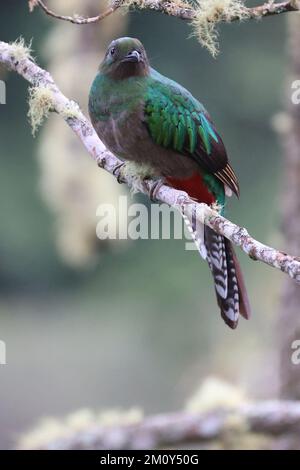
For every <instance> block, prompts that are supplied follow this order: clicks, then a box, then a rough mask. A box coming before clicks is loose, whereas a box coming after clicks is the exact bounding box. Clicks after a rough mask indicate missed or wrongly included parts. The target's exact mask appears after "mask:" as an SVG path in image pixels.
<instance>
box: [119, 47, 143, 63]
mask: <svg viewBox="0 0 300 470" xmlns="http://www.w3.org/2000/svg"><path fill="white" fill-rule="evenodd" d="M141 60H142V57H141V54H140V53H139V52H138V51H136V50H133V51H131V52H129V54H127V56H125V57H124V59H123V60H122V62H141Z"/></svg>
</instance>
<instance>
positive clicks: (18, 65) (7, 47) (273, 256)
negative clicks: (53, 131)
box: [0, 41, 300, 283]
mask: <svg viewBox="0 0 300 470" xmlns="http://www.w3.org/2000/svg"><path fill="white" fill-rule="evenodd" d="M22 47H23V46H20V45H16V44H8V43H5V42H1V41H0V63H2V64H3V65H4V66H5V67H7V68H8V69H11V70H13V71H15V72H17V73H18V74H19V75H21V76H22V77H23V78H25V79H26V80H27V81H28V82H29V83H30V84H31V85H32V86H33V87H34V88H37V89H43V90H45V89H46V92H47V96H48V98H49V96H50V97H51V108H52V110H53V111H55V112H57V113H58V114H60V115H61V116H62V117H63V119H64V120H65V121H66V123H67V124H68V125H69V126H70V128H71V129H72V130H73V132H74V133H75V134H76V135H77V136H78V137H79V139H80V140H81V142H82V144H83V145H84V146H85V148H86V150H87V151H88V153H89V154H90V156H91V157H92V158H93V159H94V160H95V162H96V163H97V164H98V166H99V167H101V168H104V169H105V170H106V171H108V172H109V173H111V174H113V173H114V170H115V167H116V165H118V164H119V163H120V160H119V159H118V158H117V157H115V155H113V154H112V153H111V152H109V151H108V150H107V149H106V147H105V146H104V144H103V143H102V142H101V140H100V139H99V137H98V136H97V134H96V132H95V131H94V129H93V127H92V125H91V123H90V121H89V120H88V119H87V118H86V117H85V116H84V114H83V113H82V112H81V110H80V109H79V106H78V105H77V104H76V103H75V102H74V101H71V100H69V99H68V98H67V97H66V96H65V95H64V94H63V93H62V92H61V91H60V90H59V88H58V87H57V85H56V84H55V83H54V80H53V78H52V77H51V75H50V74H49V72H47V71H46V70H43V69H42V68H41V67H39V66H38V65H37V64H36V63H35V62H34V61H33V60H32V59H31V58H30V57H29V54H28V52H27V51H26V49H24V47H23V49H22ZM125 182H126V184H127V185H128V186H129V187H130V188H131V187H134V189H138V190H139V191H140V192H142V193H144V194H147V195H148V196H149V194H150V192H151V187H152V185H153V182H151V181H150V180H149V181H144V182H142V181H140V180H137V178H136V177H134V176H127V178H126V181H125ZM156 197H157V199H158V200H159V201H160V202H164V203H167V204H169V205H170V206H173V207H175V208H176V209H178V210H180V212H181V213H182V214H185V215H186V216H187V217H188V218H189V219H190V220H191V219H192V214H193V211H195V210H196V217H197V219H198V220H199V221H200V222H202V223H204V224H206V225H208V226H209V227H211V228H212V229H213V230H215V231H216V232H217V233H219V234H221V235H224V236H225V237H226V238H228V239H229V240H231V241H232V243H233V244H234V245H236V246H238V247H240V248H241V249H242V250H243V251H244V252H245V253H246V254H247V255H249V256H250V257H251V258H252V259H255V260H259V261H262V262H263V263H266V264H268V265H269V266H272V267H274V268H276V269H280V270H281V271H283V272H285V273H287V274H288V275H289V276H290V277H291V278H293V279H295V280H296V282H298V283H300V258H299V257H295V256H291V255H288V254H286V253H283V252H281V251H278V250H276V249H275V248H272V247H269V246H267V245H264V244H262V243H260V242H259V241H257V240H255V239H254V238H253V237H251V236H250V235H249V233H248V232H247V230H246V229H245V228H242V227H239V226H238V225H235V224H234V223H232V222H230V221H229V220H227V219H225V218H224V217H222V216H221V215H219V213H218V212H217V211H216V210H214V209H213V208H211V207H209V206H207V205H206V204H199V203H195V202H194V201H193V200H191V199H190V198H189V197H188V195H187V194H186V193H184V192H182V191H177V190H175V189H173V188H170V187H169V186H166V185H162V186H161V187H160V188H159V190H158V191H157V194H156Z"/></svg>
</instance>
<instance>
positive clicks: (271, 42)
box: [0, 0, 285, 448]
mask: <svg viewBox="0 0 300 470" xmlns="http://www.w3.org/2000/svg"><path fill="white" fill-rule="evenodd" d="M69 13H70V14H71V13H72V11H69ZM78 13H79V12H78ZM55 24H56V22H55V21H54V20H53V19H51V18H48V17H46V16H45V15H44V14H43V13H41V12H39V11H36V12H34V13H33V14H29V12H28V8H27V5H26V2H24V1H8V0H7V1H6V0H4V1H3V0H2V2H1V15H0V33H1V34H0V39H1V40H3V41H12V40H15V39H16V38H18V37H19V36H21V35H22V36H23V37H24V38H25V39H26V41H30V40H31V39H32V47H33V50H34V55H35V57H36V58H37V60H38V62H39V63H40V64H41V65H42V66H45V67H47V57H46V56H45V54H43V44H44V42H45V41H46V39H47V35H48V34H49V33H50V32H51V29H52V28H53V27H54V26H55ZM63 27H64V28H65V31H66V34H68V31H70V30H71V29H72V28H80V27H79V26H74V25H72V24H68V23H66V24H64V26H63ZM101 27H102V24H99V25H97V26H91V27H89V26H85V28H90V31H91V34H94V33H95V34H96V31H97V29H99V28H101ZM190 32H191V29H190V26H189V25H188V24H187V23H185V22H183V21H180V20H177V19H175V18H168V17H166V16H163V15H159V14H155V13H148V12H139V13H132V14H130V16H129V22H128V27H127V31H126V34H127V35H131V36H136V37H138V38H139V39H141V41H142V42H143V43H144V45H145V47H146V49H147V51H148V54H149V57H150V60H151V63H152V65H153V66H154V67H155V68H157V69H158V70H159V71H160V72H161V73H163V74H165V75H168V76H169V77H171V78H173V79H175V80H176V81H178V82H180V83H181V84H183V85H184V86H185V87H187V88H188V89H190V91H191V92H192V93H193V94H194V95H195V96H197V97H198V98H199V99H200V100H201V101H202V102H203V103H204V105H205V106H206V107H207V109H208V110H209V112H210V114H211V115H212V117H213V119H214V121H215V123H216V125H217V127H218V129H219V131H220V133H221V135H222V136H223V138H224V141H225V144H226V147H227V150H228V154H229V155H230V159H231V162H232V164H233V167H234V168H235V170H236V172H237V175H238V176H239V179H240V186H241V198H240V200H239V201H237V200H232V201H230V203H229V205H228V214H229V218H230V219H232V220H233V221H235V222H237V223H238V224H240V225H243V226H246V227H247V228H248V229H249V231H250V233H252V234H253V235H254V236H255V237H256V238H258V239H259V240H261V241H263V242H265V243H268V244H274V245H275V246H278V247H280V238H279V235H278V231H279V210H278V207H279V203H280V153H281V150H280V146H279V144H278V140H277V136H276V135H275V133H274V132H273V130H272V127H271V119H272V117H273V116H274V115H275V114H276V113H277V112H279V111H280V110H281V108H282V105H283V103H282V98H283V84H284V69H285V48H284V45H285V18H284V16H280V17H278V18H269V19H266V20H264V21H260V22H255V21H249V22H245V23H243V24H231V25H222V26H221V28H220V32H221V34H220V43H221V53H220V55H219V56H218V57H217V58H216V59H213V58H212V57H211V56H210V55H209V53H208V52H207V51H206V50H204V49H202V48H201V46H200V45H199V44H198V43H197V41H196V39H195V38H190V39H188V37H189V34H190ZM108 36H109V34H108ZM113 38H114V34H112V35H111V37H108V40H107V43H109V42H110V40H111V39H113ZM106 45H107V44H104V45H103V44H101V47H102V48H103V47H105V46H106ZM99 47H100V45H99ZM99 61H100V57H99V60H97V61H95V63H94V64H93V66H92V70H91V73H92V74H93V73H95V72H96V69H97V67H98V63H99ZM76 74H80V70H74V77H76ZM2 77H4V79H5V81H6V84H7V104H6V105H0V143H1V145H0V158H1V172H0V218H1V223H0V279H1V282H0V325H1V327H0V339H1V340H4V341H5V342H6V346H7V365H6V366H0V447H1V448H8V447H12V446H13V445H14V444H15V442H16V441H17V439H18V436H19V435H20V434H21V433H23V432H24V431H26V430H27V429H28V428H30V427H32V426H33V425H35V424H36V422H37V420H38V419H39V418H41V417H44V416H49V415H50V416H60V415H63V414H66V413H69V412H72V411H73V410H76V409H78V408H83V407H90V408H94V409H106V408H110V407H116V406H117V407H125V408H126V407H129V406H134V405H138V406H140V407H142V408H143V409H144V410H145V412H146V413H156V412H162V411H168V410H174V409H178V408H180V407H182V406H183V404H184V402H185V401H186V400H187V398H188V397H189V396H190V395H191V394H192V393H193V391H194V390H195V388H196V387H197V386H198V385H199V383H200V382H201V380H202V379H203V378H205V377H206V376H208V375H216V376H218V377H221V378H225V379H227V380H229V381H232V382H233V383H237V384H240V385H241V386H242V387H244V388H245V389H246V390H247V391H248V393H249V395H251V396H252V397H266V396H274V394H275V391H276V374H274V372H273V371H274V370H275V369H276V364H275V360H276V347H275V344H276V342H275V341H274V334H273V331H272V330H273V325H275V320H276V313H277V306H278V291H279V288H280V284H281V281H282V275H281V274H280V273H279V272H275V271H274V270H271V269H270V268H268V267H266V266H265V265H263V264H261V263H254V262H252V261H250V260H248V259H247V257H246V256H244V255H243V254H242V253H239V257H240V260H241V263H242V266H243V269H244V273H245V277H246V281H247V285H248V290H249V296H250V299H251V304H252V309H253V318H252V319H251V320H250V321H249V322H245V321H241V322H240V325H239V327H238V329H237V330H236V331H230V330H229V329H228V328H227V327H226V326H225V325H224V323H223V322H222V320H221V319H220V318H219V312H218V308H217V305H216V300H215V295H214V291H213V284H212V282H211V277H210V273H209V271H208V269H207V266H206V264H205V263H204V262H202V261H200V260H199V257H198V256H197V254H196V253H195V252H187V251H185V250H184V242H183V241H177V240H176V241H175V240H170V241H155V240H154V241H150V240H149V241H137V242H134V243H130V244H128V245H126V246H125V248H124V247H123V249H122V250H120V251H118V250H117V251H116V250H113V251H112V250H106V251H103V250H102V252H101V253H102V256H101V257H100V258H99V260H98V261H97V263H95V264H94V265H92V266H91V267H90V268H89V269H81V270H80V269H72V268H71V267H68V266H67V265H66V264H65V263H64V262H63V260H62V258H61V257H60V256H59V254H58V252H57V249H56V246H55V243H54V226H55V220H54V216H53V213H52V212H50V211H49V209H48V207H47V205H46V204H45V203H44V202H43V200H42V198H41V194H40V190H39V166H38V162H37V151H38V150H37V149H38V145H39V139H40V138H41V137H40V135H38V136H37V138H36V139H35V140H34V139H33V137H32V135H31V129H30V125H29V123H28V120H27V117H26V114H27V111H28V105H27V96H28V95H27V88H28V85H27V83H25V81H24V80H23V79H21V78H20V77H18V76H17V75H16V74H13V73H11V74H6V73H5V72H3V71H2ZM58 85H60V83H59V82H58ZM89 86H90V82H88V81H87V83H86V86H85V88H84V90H83V96H85V101H84V102H82V99H81V98H79V97H77V96H71V98H73V99H75V100H77V101H79V102H80V105H82V106H85V105H86V101H87V96H88V91H89ZM52 119H58V118H57V117H50V120H52ZM60 125H61V126H65V124H64V123H63V121H62V120H61V123H60ZM70 132H71V131H70ZM53 139H55V135H54V136H53ZM74 145H75V146H77V145H78V146H80V145H81V144H80V143H79V142H77V140H76V138H75V136H74ZM86 158H87V159H88V158H89V155H88V154H86ZM97 171H98V172H99V170H97V167H95V172H97ZM99 178H100V176H99ZM116 184H117V183H116ZM106 199H107V200H109V194H106ZM91 217H95V228H96V224H97V218H96V214H94V213H92V214H91Z"/></svg>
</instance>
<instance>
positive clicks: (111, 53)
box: [110, 47, 116, 55]
mask: <svg viewBox="0 0 300 470" xmlns="http://www.w3.org/2000/svg"><path fill="white" fill-rule="evenodd" d="M115 52H116V48H115V47H112V48H111V50H110V55H114V53H115Z"/></svg>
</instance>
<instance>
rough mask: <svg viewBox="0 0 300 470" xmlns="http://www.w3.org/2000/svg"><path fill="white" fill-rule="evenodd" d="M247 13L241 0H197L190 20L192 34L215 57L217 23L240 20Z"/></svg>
mask: <svg viewBox="0 0 300 470" xmlns="http://www.w3.org/2000/svg"><path fill="white" fill-rule="evenodd" d="M249 15H250V13H249V11H248V9H247V8H246V7H245V5H244V3H243V2H242V1H241V0H197V7H196V10H195V18H193V20H192V22H191V24H192V27H193V35H195V36H196V37H197V39H198V41H199V42H200V44H202V46H203V47H206V48H207V49H208V50H209V52H210V53H211V54H212V56H213V57H215V56H216V55H217V53H218V50H219V47H218V31H217V29H216V26H217V24H218V23H220V22H226V23H230V22H232V21H233V20H234V19H235V20H236V19H238V20H239V21H242V20H245V19H247V18H249Z"/></svg>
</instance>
